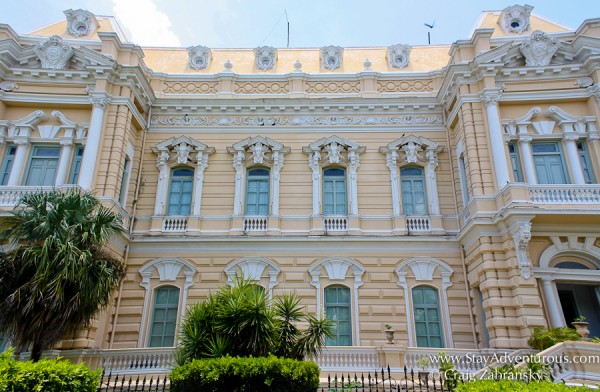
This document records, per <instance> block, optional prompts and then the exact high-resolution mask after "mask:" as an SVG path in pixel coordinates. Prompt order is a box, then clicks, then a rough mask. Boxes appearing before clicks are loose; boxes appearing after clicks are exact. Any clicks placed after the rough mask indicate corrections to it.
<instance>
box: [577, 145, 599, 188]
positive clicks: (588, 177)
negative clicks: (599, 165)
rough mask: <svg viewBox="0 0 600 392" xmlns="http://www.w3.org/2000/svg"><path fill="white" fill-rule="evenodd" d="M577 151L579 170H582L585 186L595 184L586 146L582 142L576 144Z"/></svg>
mask: <svg viewBox="0 0 600 392" xmlns="http://www.w3.org/2000/svg"><path fill="white" fill-rule="evenodd" d="M577 151H578V152H579V160H580V161H581V169H582V170H583V178H584V180H585V183H586V184H595V183H596V177H595V176H594V170H593V168H592V163H591V161H590V156H589V154H588V150H587V145H586V143H585V142H584V141H579V142H577Z"/></svg>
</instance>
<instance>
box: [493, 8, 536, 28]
mask: <svg viewBox="0 0 600 392" xmlns="http://www.w3.org/2000/svg"><path fill="white" fill-rule="evenodd" d="M531 10H533V7H532V6H530V5H513V6H510V7H506V8H505V9H503V10H502V12H501V13H500V17H499V18H498V24H499V25H500V27H501V28H502V30H503V31H504V32H505V33H514V34H521V33H523V32H525V31H529V16H530V14H531Z"/></svg>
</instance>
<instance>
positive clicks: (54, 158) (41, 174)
mask: <svg viewBox="0 0 600 392" xmlns="http://www.w3.org/2000/svg"><path fill="white" fill-rule="evenodd" d="M59 157H60V147H41V146H40V147H34V148H33V153H32V154H31V160H30V161H29V169H28V170H27V176H26V177H25V185H37V186H50V185H54V181H55V179H56V170H57V169H58V159H59Z"/></svg>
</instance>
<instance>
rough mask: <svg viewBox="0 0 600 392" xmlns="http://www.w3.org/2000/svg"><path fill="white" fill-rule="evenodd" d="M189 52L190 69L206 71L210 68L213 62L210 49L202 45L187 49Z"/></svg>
mask: <svg viewBox="0 0 600 392" xmlns="http://www.w3.org/2000/svg"><path fill="white" fill-rule="evenodd" d="M187 51H188V57H189V60H188V64H189V66H190V68H192V69H195V70H199V69H205V68H208V67H209V66H210V61H211V60H212V52H211V50H210V49H209V48H207V47H206V46H202V45H197V46H190V47H189V48H187Z"/></svg>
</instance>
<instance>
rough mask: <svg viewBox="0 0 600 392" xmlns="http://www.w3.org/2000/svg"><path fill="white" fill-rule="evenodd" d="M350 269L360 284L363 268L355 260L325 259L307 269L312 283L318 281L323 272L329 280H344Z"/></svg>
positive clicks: (343, 258) (344, 258)
mask: <svg viewBox="0 0 600 392" xmlns="http://www.w3.org/2000/svg"><path fill="white" fill-rule="evenodd" d="M349 269H352V272H353V275H352V276H354V279H355V281H356V282H357V283H358V282H359V283H360V284H362V276H363V274H364V273H365V271H366V270H365V268H364V267H363V266H362V265H361V264H360V263H359V262H357V261H356V260H353V259H351V258H348V257H326V258H324V259H321V260H319V261H317V262H316V263H314V264H313V265H312V266H311V267H310V268H309V269H308V272H309V273H310V275H311V277H312V280H313V282H314V281H317V282H318V280H319V277H320V276H321V271H322V270H325V273H326V274H327V278H328V279H329V280H344V279H346V277H347V275H348V270H349Z"/></svg>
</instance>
